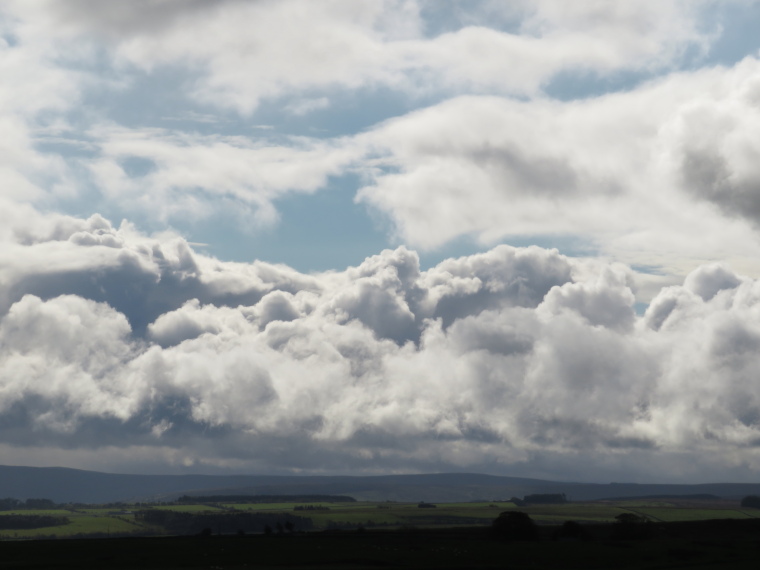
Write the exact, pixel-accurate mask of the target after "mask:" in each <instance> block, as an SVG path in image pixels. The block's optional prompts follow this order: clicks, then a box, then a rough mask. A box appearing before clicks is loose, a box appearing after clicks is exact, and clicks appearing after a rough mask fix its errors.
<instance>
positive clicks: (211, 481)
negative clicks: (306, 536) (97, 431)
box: [0, 466, 760, 503]
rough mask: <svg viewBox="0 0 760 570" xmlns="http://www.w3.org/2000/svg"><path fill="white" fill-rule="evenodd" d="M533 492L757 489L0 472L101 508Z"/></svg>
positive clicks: (12, 488) (748, 490) (18, 493)
mask: <svg viewBox="0 0 760 570" xmlns="http://www.w3.org/2000/svg"><path fill="white" fill-rule="evenodd" d="M534 493H565V494H566V495H567V498H568V499H569V500H571V501H572V500H575V501H578V500H594V499H604V498H607V497H629V498H635V497H651V496H668V497H674V496H680V495H715V496H717V497H721V498H727V499H738V498H741V497H744V496H746V495H760V483H756V484H753V483H707V484H702V485H664V484H651V485H644V484H634V483H610V484H591V483H572V482H562V481H545V480H541V479H526V478H521V477H504V476H497V475H482V474H475V473H436V474H423V475H381V476H369V477H351V476H313V477H311V476H283V475H124V474H114V473H99V472H96V471H82V470H78V469H67V468H62V467H11V466H0V498H3V497H13V498H17V499H27V498H39V497H44V498H48V499H52V500H54V501H56V502H81V503H107V502H116V501H145V500H175V499H177V498H179V497H180V496H182V495H190V496H197V495H348V496H350V497H354V498H355V499H358V500H374V501H386V500H391V501H415V502H417V501H426V502H444V501H475V500H486V501H490V500H495V499H509V498H510V497H523V496H525V495H529V494H534Z"/></svg>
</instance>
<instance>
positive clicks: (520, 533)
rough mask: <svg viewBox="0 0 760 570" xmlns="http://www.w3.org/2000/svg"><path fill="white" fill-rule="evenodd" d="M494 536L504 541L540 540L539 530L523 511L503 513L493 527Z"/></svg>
mask: <svg viewBox="0 0 760 570" xmlns="http://www.w3.org/2000/svg"><path fill="white" fill-rule="evenodd" d="M491 528H492V531H493V535H494V536H495V537H496V538H499V539H502V540H538V528H537V527H536V524H535V523H534V522H533V520H532V519H531V518H530V517H529V516H528V515H527V514H526V513H523V512H521V511H506V512H503V513H501V514H500V515H499V516H498V517H497V518H496V520H494V521H493V524H492V526H491Z"/></svg>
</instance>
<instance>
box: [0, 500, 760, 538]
mask: <svg viewBox="0 0 760 570" xmlns="http://www.w3.org/2000/svg"><path fill="white" fill-rule="evenodd" d="M298 505H302V503H299V502H294V503H258V504H249V503H245V504H236V503H228V504H223V505H214V504H176V505H175V504H159V505H154V506H145V505H134V506H127V507H124V508H113V507H111V508H109V507H107V506H102V507H101V506H96V505H93V506H90V507H86V508H85V507H80V508H77V509H71V510H66V509H48V510H15V511H4V512H0V517H2V516H4V515H13V514H15V515H49V516H59V517H60V516H62V517H67V518H68V519H69V520H70V521H71V522H70V524H67V525H63V526H54V527H45V528H38V529H18V530H13V529H11V530H2V531H0V537H2V538H3V539H25V538H35V537H47V536H55V537H60V538H63V537H71V536H79V535H96V534H100V535H122V534H160V533H161V532H162V529H161V528H159V527H151V526H147V525H145V524H142V523H140V522H138V521H136V520H135V516H134V512H135V511H139V510H145V509H155V510H161V511H175V512H179V513H188V514H193V513H196V514H200V513H209V514H224V513H226V512H230V513H234V512H251V513H256V512H260V513H269V514H273V513H287V514H290V515H296V516H298V517H304V518H308V519H311V521H312V522H313V525H314V529H315V530H326V529H333V528H336V529H340V528H343V529H352V528H359V527H365V528H380V529H383V528H387V529H394V528H434V527H440V528H444V527H473V526H488V525H490V523H491V522H492V521H493V520H494V519H495V518H496V517H497V516H498V515H499V513H501V512H503V511H507V510H520V511H523V512H525V513H527V514H528V515H529V516H530V517H531V518H532V519H533V520H534V521H535V522H536V523H538V524H554V525H558V524H562V523H563V522H565V521H568V520H572V521H578V522H582V523H610V522H614V521H615V517H617V516H618V515H620V514H622V513H634V514H637V515H639V516H644V517H646V518H648V519H649V520H652V521H654V522H674V521H699V520H710V519H747V518H760V511H754V510H753V509H742V508H740V507H739V505H738V502H735V504H734V503H731V502H729V501H723V502H721V503H719V504H710V505H708V506H705V505H704V504H703V505H700V504H695V503H691V504H678V503H677V502H672V501H645V500H642V501H634V500H629V501H617V502H587V503H567V504H558V505H533V506H526V507H516V506H515V505H514V504H513V503H510V502H498V503H486V502H480V503H439V504H437V505H436V508H419V507H418V505H417V504H416V503H395V502H394V503H391V502H366V501H365V502H354V503H347V502H335V503H329V502H322V503H310V504H309V506H313V507H322V508H324V510H294V509H295V507H296V506H298Z"/></svg>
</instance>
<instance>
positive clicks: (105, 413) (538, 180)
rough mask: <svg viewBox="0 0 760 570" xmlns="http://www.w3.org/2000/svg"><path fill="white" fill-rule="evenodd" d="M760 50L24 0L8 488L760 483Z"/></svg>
mask: <svg viewBox="0 0 760 570" xmlns="http://www.w3.org/2000/svg"><path fill="white" fill-rule="evenodd" d="M758 26H760V2H754V1H750V0H726V1H722V2H719V1H710V0H693V1H676V0H656V1H655V0H651V1H650V0H643V1H640V2H629V1H627V0H621V1H615V0H612V1H604V2H602V1H598V0H578V1H573V2H565V1H562V0H530V1H528V0H525V1H521V0H514V1H510V2H506V1H490V0H467V1H457V0H440V1H433V0H319V1H313V0H277V1H274V0H249V1H246V0H204V1H201V0H133V1H131V2H102V1H98V0H3V1H2V2H0V77H2V80H0V132H2V135H3V136H2V137H0V463H3V464H8V465H34V466H65V467H76V468H83V469H95V470H100V471H108V472H124V473H252V474H254V473H255V474H258V473H261V474H264V473H268V474H277V473H279V474H353V475H363V474H386V473H421V472H481V473H490V474H497V475H514V476H524V477H537V478H546V479H556V480H577V481H590V482H593V481H595V482H609V481H617V482H674V483H687V482H715V481H725V482H740V481H747V482H751V481H757V480H760V376H759V375H758V373H757V371H758V370H759V369H760V281H758V280H759V279H760V228H759V223H760V138H759V137H758V133H760V34H758V33H757V29H758Z"/></svg>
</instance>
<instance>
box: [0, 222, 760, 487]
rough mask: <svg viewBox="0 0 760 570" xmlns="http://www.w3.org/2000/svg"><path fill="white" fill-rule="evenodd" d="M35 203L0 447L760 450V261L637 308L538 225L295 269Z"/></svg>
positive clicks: (688, 460) (474, 461)
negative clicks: (465, 251) (520, 236)
mask: <svg viewBox="0 0 760 570" xmlns="http://www.w3.org/2000/svg"><path fill="white" fill-rule="evenodd" d="M34 216H35V217H34V218H31V219H27V220H26V221H25V223H24V226H25V227H27V228H35V229H36V231H34V232H31V231H27V232H25V233H24V232H21V231H20V230H16V231H15V232H13V233H12V235H6V236H5V239H4V242H3V251H4V252H5V253H4V260H3V263H2V270H1V271H0V279H1V280H2V284H3V291H4V296H3V303H2V316H1V317H0V347H2V349H0V375H1V376H0V386H2V389H1V397H0V402H2V405H1V407H0V425H3V426H4V429H3V433H4V441H3V444H4V446H5V450H6V451H5V452H4V453H7V454H8V455H5V457H11V458H12V457H14V455H15V456H18V457H24V456H25V454H27V455H28V454H30V453H31V454H32V455H33V453H32V452H30V450H33V449H35V448H39V449H46V448H47V447H49V446H53V447H56V448H60V449H70V450H71V453H72V457H77V456H78V455H77V454H82V453H85V452H86V451H88V450H98V451H97V453H104V454H105V455H106V456H107V457H108V458H109V460H111V461H114V462H115V463H116V464H119V463H120V461H119V459H118V457H119V454H124V453H126V452H129V453H130V454H135V457H134V458H133V459H134V460H137V461H144V462H145V463H146V464H160V463H164V464H165V463H169V464H172V463H174V464H176V465H177V466H182V465H190V466H194V467H196V468H199V467H203V466H205V465H209V466H210V465H228V466H231V467H234V468H237V469H247V470H251V471H283V470H299V471H307V472H325V471H335V470H338V471H340V470H351V471H352V472H378V471H383V470H393V469H397V470H440V469H472V468H488V469H490V470H492V471H493V470H499V471H502V472H534V473H535V472H536V471H542V470H547V469H550V468H553V469H557V468H560V467H562V466H564V465H565V464H574V465H575V467H574V468H569V469H570V471H569V472H568V476H574V477H578V476H581V467H580V466H579V462H580V461H581V459H582V458H590V457H594V458H595V461H596V462H597V463H599V464H600V465H602V466H605V465H606V467H603V469H606V470H607V471H603V472H605V473H607V472H608V473H610V474H613V473H618V474H622V473H626V474H627V476H628V477H629V478H630V477H632V478H636V477H646V476H651V471H650V469H651V466H652V465H656V466H657V469H660V468H661V469H662V471H663V472H664V473H665V474H666V477H668V476H669V477H672V478H674V479H679V480H699V479H700V478H701V477H703V476H704V473H705V472H707V473H711V474H717V473H719V472H720V469H725V470H726V471H727V472H729V473H730V472H732V471H735V472H737V473H742V472H743V470H751V471H754V470H756V469H757V468H758V466H759V463H758V462H759V461H760V454H759V453H758V449H760V397H759V396H758V394H760V389H759V388H760V386H758V380H757V378H756V375H755V374H754V371H755V370H756V368H757V365H758V358H759V357H758V355H759V354H760V350H759V349H760V326H759V325H758V323H760V318H759V317H760V283H758V282H757V281H756V280H753V279H750V278H747V277H743V276H740V275H736V274H735V273H733V272H732V271H730V270H729V269H728V268H726V267H723V266H720V265H708V266H704V267H700V268H699V269H697V270H695V271H694V272H693V273H691V274H690V275H689V276H688V278H687V279H686V280H685V282H684V283H683V284H682V285H678V286H671V287H668V288H665V289H663V290H662V291H661V292H660V293H659V295H657V297H656V298H655V299H654V300H653V301H652V303H651V305H650V307H649V309H648V310H647V312H646V314H644V315H643V316H637V315H636V314H635V313H634V311H633V303H634V293H633V291H632V289H631V287H632V280H631V275H632V274H631V271H630V270H629V269H627V268H625V267H624V266H622V265H615V264H611V265H610V264H604V263H601V262H593V261H589V260H586V261H583V260H578V259H572V258H568V257H565V256H563V255H560V254H559V253H558V252H557V251H556V250H546V249H541V248H538V247H529V248H513V247H510V246H498V247H496V248H494V249H492V250H490V251H487V252H485V253H482V254H477V255H473V256H469V257H463V258H458V259H448V260H445V261H444V262H442V263H440V264H439V265H437V266H435V267H433V268H431V269H428V270H427V271H421V270H420V268H419V260H418V257H417V255H416V253H414V252H413V251H410V250H408V249H406V248H403V247H402V248H398V249H396V250H386V251H384V252H382V253H380V254H379V255H376V256H373V257H370V258H368V259H367V260H366V261H365V262H364V263H363V264H361V265H360V266H358V267H351V268H348V269H347V270H345V271H342V272H329V273H323V274H314V275H303V274H300V273H298V272H296V271H294V270H292V269H290V268H287V267H285V266H278V265H270V264H265V263H254V264H250V265H244V264H234V263H223V262H220V261H217V260H214V259H211V258H208V257H204V256H203V255H199V254H198V253H196V252H194V251H193V250H192V248H191V247H190V246H188V245H187V243H186V242H185V241H184V240H182V239H181V238H178V237H174V238H168V237H166V236H164V237H162V238H150V237H146V236H143V235H141V234H139V233H138V232H136V231H134V230H133V229H131V228H130V227H129V226H125V225H122V226H121V227H119V228H115V227H113V226H112V225H111V224H110V223H109V222H108V221H107V220H105V219H103V218H91V219H89V220H81V219H74V218H63V217H50V216H46V215H42V214H34ZM22 448H23V449H22ZM14 450H16V452H15V454H14ZM641 457H647V458H649V459H650V462H649V463H648V465H643V466H642V464H641ZM674 457H677V458H678V459H677V460H675V459H674ZM121 463H122V464H124V463H127V462H126V461H123V460H122V462H121ZM689 465H691V466H693V465H699V466H701V467H702V468H703V469H704V470H705V471H704V472H700V473H692V474H690V475H689V474H687V475H684V474H683V473H682V472H679V471H678V470H679V469H685V468H687V466H689ZM573 469H574V471H573Z"/></svg>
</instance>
